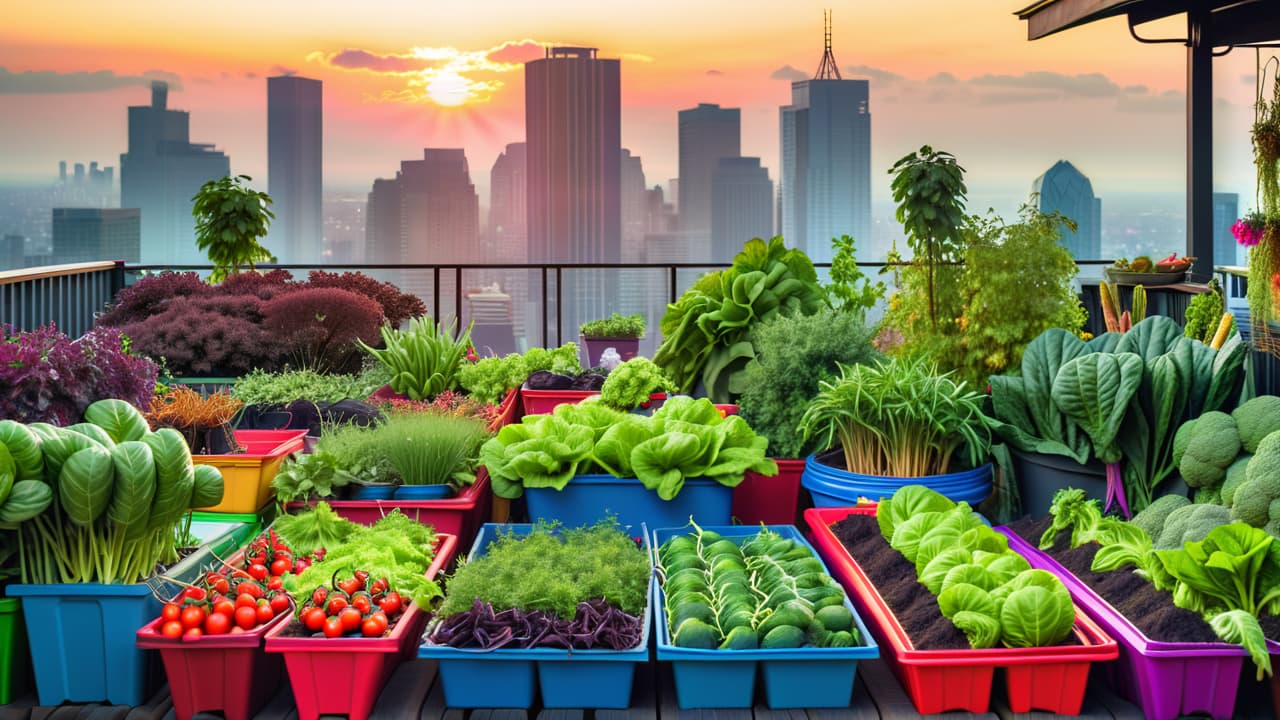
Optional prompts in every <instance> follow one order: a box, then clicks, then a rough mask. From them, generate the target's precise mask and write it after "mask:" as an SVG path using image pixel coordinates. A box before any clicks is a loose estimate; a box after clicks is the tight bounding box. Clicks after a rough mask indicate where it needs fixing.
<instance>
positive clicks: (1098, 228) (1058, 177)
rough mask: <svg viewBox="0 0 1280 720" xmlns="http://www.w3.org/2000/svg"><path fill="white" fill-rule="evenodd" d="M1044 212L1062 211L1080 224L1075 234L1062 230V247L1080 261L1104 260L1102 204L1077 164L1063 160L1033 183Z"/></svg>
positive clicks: (1032, 190) (1033, 190)
mask: <svg viewBox="0 0 1280 720" xmlns="http://www.w3.org/2000/svg"><path fill="white" fill-rule="evenodd" d="M1031 192H1032V193H1034V194H1037V195H1038V196H1039V202H1038V205H1039V208H1040V211H1041V212H1045V213H1053V212H1060V213H1062V214H1063V215H1066V216H1067V217H1069V218H1071V219H1072V220H1074V221H1075V222H1076V230H1075V232H1072V231H1071V230H1068V229H1066V228H1063V229H1062V244H1063V245H1064V246H1066V248H1067V249H1068V250H1070V251H1071V255H1072V257H1074V258H1076V259H1077V260H1099V259H1101V258H1102V201H1101V200H1100V199H1098V198H1096V197H1094V195H1093V183H1090V182H1089V178H1087V177H1085V175H1084V173H1082V172H1080V171H1079V170H1077V169H1076V166H1075V165H1072V164H1071V163H1069V162H1067V161H1066V160H1059V161H1058V162H1056V163H1054V165H1053V167H1051V168H1049V169H1048V170H1046V171H1045V173H1044V174H1043V175H1041V176H1040V177H1038V178H1036V181H1035V182H1034V183H1032V184H1031Z"/></svg>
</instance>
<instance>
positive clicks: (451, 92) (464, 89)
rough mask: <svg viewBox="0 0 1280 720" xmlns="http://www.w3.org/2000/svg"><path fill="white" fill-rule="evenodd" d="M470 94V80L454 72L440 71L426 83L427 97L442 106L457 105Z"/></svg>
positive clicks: (464, 100)
mask: <svg viewBox="0 0 1280 720" xmlns="http://www.w3.org/2000/svg"><path fill="white" fill-rule="evenodd" d="M470 95H471V82H470V81H468V80H467V79H466V78H464V77H462V76H461V75H459V74H457V73H455V72H450V71H445V72H442V73H440V74H439V75H436V76H435V77H434V78H432V79H431V82H429V83H428V84H427V97H429V98H430V99H431V102H433V103H435V104H437V105H442V106H444V107H457V106H458V105H461V104H463V103H464V102H466V101H467V98H468V97H469V96H470Z"/></svg>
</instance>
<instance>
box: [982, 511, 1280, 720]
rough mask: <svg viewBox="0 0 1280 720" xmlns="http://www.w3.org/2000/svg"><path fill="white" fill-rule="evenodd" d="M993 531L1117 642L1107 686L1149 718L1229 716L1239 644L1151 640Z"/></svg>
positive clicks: (1079, 584) (1063, 573)
mask: <svg viewBox="0 0 1280 720" xmlns="http://www.w3.org/2000/svg"><path fill="white" fill-rule="evenodd" d="M996 529H997V530H999V531H1000V532H1002V533H1004V534H1005V535H1007V536H1008V537H1009V548H1010V549H1012V550H1013V551H1014V552H1017V553H1018V554H1019V555H1022V556H1023V557H1025V558H1026V559H1027V561H1028V562H1029V563H1031V567H1033V568H1040V569H1042V570H1048V571H1049V572H1051V573H1053V574H1054V575H1057V576H1058V577H1059V578H1060V579H1061V580H1062V582H1063V584H1064V585H1066V586H1067V590H1069V591H1070V592H1071V599H1072V600H1075V602H1076V604H1077V605H1079V606H1080V607H1082V608H1084V610H1085V612H1087V613H1089V616H1090V617H1092V618H1093V619H1094V620H1096V621H1097V623H1098V624H1099V625H1101V626H1102V629H1103V630H1106V631H1107V633H1109V634H1110V635H1111V637H1113V638H1115V639H1116V642H1117V643H1119V644H1120V659H1119V660H1118V661H1117V662H1115V663H1113V664H1111V665H1110V667H1109V671H1110V673H1111V684H1112V686H1113V687H1114V688H1115V689H1116V690H1117V691H1118V692H1119V693H1120V694H1121V695H1123V696H1124V697H1125V698H1126V699H1128V700H1129V701H1131V702H1134V703H1137V704H1139V705H1141V706H1142V712H1143V714H1144V715H1146V716H1147V717H1148V718H1150V719H1151V720H1173V718H1177V717H1178V716H1180V715H1190V714H1193V713H1207V714H1209V715H1212V716H1213V717H1215V718H1229V717H1231V716H1232V713H1233V711H1234V710H1235V705H1236V690H1237V689H1238V688H1239V685H1240V668H1241V665H1242V664H1243V662H1244V661H1245V659H1246V658H1247V657H1248V653H1246V652H1245V650H1244V649H1243V648H1241V647H1240V646H1239V645H1231V644H1229V643H1185V642H1156V641H1155V640H1152V639H1151V638H1149V637H1147V636H1146V635H1144V634H1142V631H1141V630H1139V629H1138V628H1136V627H1134V625H1133V623H1131V622H1129V620H1128V619H1126V618H1125V617H1124V616H1123V615H1121V614H1120V612H1119V611H1117V610H1116V609H1115V608H1113V607H1111V604H1110V603H1108V602H1107V601H1106V600H1103V599H1102V597H1101V596H1099V595H1098V594H1097V593H1096V592H1094V591H1093V589H1092V588H1090V587H1089V586H1088V585H1086V584H1085V583H1084V582H1083V581H1081V580H1080V579H1079V578H1077V577H1076V576H1075V575H1074V574H1073V573H1072V572H1071V571H1070V570H1067V569H1066V568H1064V567H1062V566H1061V565H1059V564H1058V562H1057V561H1056V560H1054V559H1053V558H1052V557H1049V556H1048V555H1046V554H1045V553H1043V552H1041V551H1040V550H1039V549H1038V548H1036V547H1035V546H1033V545H1031V544H1030V543H1028V542H1027V541H1026V540H1023V539H1022V538H1020V537H1018V535H1017V534H1016V533H1014V532H1013V531H1012V530H1010V529H1009V528H1006V527H998V528H996ZM1267 646H1268V647H1269V649H1270V650H1271V653H1272V654H1273V655H1275V654H1277V653H1280V644H1277V643H1274V642H1270V641H1268V643H1267Z"/></svg>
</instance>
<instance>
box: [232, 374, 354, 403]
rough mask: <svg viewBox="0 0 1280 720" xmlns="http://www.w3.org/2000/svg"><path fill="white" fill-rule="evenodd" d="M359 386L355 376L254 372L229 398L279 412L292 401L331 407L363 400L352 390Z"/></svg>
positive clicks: (234, 389) (237, 385) (235, 388)
mask: <svg viewBox="0 0 1280 720" xmlns="http://www.w3.org/2000/svg"><path fill="white" fill-rule="evenodd" d="M359 385H360V382H359V381H358V379H357V376H355V375H323V374H321V373H318V372H315V371H314V370H292V371H285V372H278V373H272V372H266V371H264V370H257V369H255V370H254V371H253V372H250V373H249V374H248V375H245V376H243V377H241V378H239V379H238V380H236V384H235V386H234V387H233V388H232V390H231V394H232V396H234V397H236V398H239V399H240V400H241V401H242V402H244V404H245V405H260V406H262V407H267V408H281V407H284V406H286V405H288V404H289V403H292V402H294V401H295V400H307V401H309V402H312V403H317V404H319V403H335V402H338V401H339V400H344V399H346V398H350V397H359V398H363V397H365V396H367V395H368V393H365V394H363V395H361V394H360V393H359V391H355V392H354V393H353V388H355V387H358V386H359Z"/></svg>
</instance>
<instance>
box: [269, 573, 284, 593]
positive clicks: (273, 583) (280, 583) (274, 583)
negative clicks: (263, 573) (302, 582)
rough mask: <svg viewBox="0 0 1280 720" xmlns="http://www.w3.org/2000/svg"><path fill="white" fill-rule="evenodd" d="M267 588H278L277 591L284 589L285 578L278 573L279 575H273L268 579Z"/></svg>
mask: <svg viewBox="0 0 1280 720" xmlns="http://www.w3.org/2000/svg"><path fill="white" fill-rule="evenodd" d="M267 589H268V590H276V591H280V590H283V589H284V578H282V577H280V576H278V575H277V576H273V577H272V578H271V579H270V580H268V581H267Z"/></svg>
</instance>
